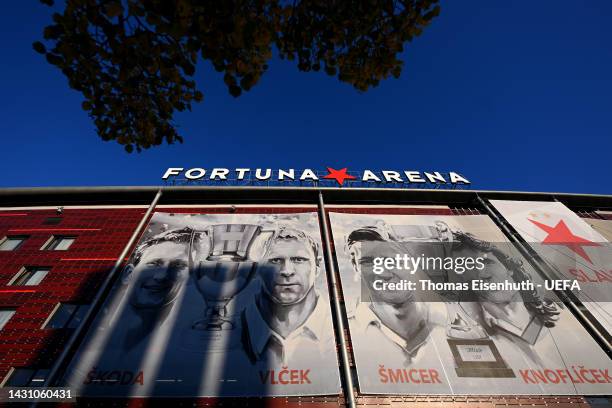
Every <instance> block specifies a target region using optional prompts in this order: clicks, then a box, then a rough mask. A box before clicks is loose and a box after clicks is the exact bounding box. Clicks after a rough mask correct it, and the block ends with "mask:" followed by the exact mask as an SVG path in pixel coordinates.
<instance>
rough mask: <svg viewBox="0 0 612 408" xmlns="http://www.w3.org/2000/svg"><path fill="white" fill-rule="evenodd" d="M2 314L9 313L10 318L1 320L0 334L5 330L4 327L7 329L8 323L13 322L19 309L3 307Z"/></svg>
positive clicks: (0, 309) (0, 310)
mask: <svg viewBox="0 0 612 408" xmlns="http://www.w3.org/2000/svg"><path fill="white" fill-rule="evenodd" d="M0 312H9V314H8V317H6V318H5V317H3V318H1V319H0V332H1V331H2V330H3V329H4V327H6V325H7V324H8V322H10V321H11V319H12V318H13V316H15V313H17V309H15V308H11V307H3V308H0Z"/></svg>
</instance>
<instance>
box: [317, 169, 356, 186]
mask: <svg viewBox="0 0 612 408" xmlns="http://www.w3.org/2000/svg"><path fill="white" fill-rule="evenodd" d="M327 171H328V172H329V174H328V175H327V176H323V178H324V179H334V180H336V181H337V182H338V184H340V185H342V184H343V183H344V180H355V179H356V178H357V177H355V176H351V175H350V174H346V171H347V170H346V167H345V168H343V169H340V170H336V169H332V168H331V167H328V168H327Z"/></svg>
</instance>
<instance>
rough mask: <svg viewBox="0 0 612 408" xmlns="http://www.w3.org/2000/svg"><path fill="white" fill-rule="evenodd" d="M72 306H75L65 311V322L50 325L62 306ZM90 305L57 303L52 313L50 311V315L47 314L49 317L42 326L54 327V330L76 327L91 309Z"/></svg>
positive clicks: (42, 327) (43, 327) (45, 327)
mask: <svg viewBox="0 0 612 408" xmlns="http://www.w3.org/2000/svg"><path fill="white" fill-rule="evenodd" d="M70 306H73V307H74V310H72V311H68V312H63V313H64V315H65V316H66V317H64V318H63V320H64V321H63V323H61V324H57V326H56V327H49V325H50V324H51V322H52V321H53V318H54V317H56V314H57V313H58V312H59V311H60V308H62V307H70ZM89 306H90V305H89V304H86V303H76V302H74V303H73V302H59V303H57V304H56V305H55V307H54V308H53V310H52V311H51V313H49V316H47V319H46V320H45V321H44V322H43V324H42V326H40V328H41V329H52V330H63V329H76V328H77V327H78V325H79V324H80V322H81V321H83V318H84V317H85V314H86V313H87V311H88V310H89ZM66 313H67V315H66ZM58 318H59V317H58Z"/></svg>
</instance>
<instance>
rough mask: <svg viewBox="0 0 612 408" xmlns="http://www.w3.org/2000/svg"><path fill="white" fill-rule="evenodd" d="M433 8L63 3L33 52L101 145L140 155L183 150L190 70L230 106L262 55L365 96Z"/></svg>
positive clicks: (396, 63)
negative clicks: (223, 92) (59, 78)
mask: <svg viewBox="0 0 612 408" xmlns="http://www.w3.org/2000/svg"><path fill="white" fill-rule="evenodd" d="M40 1H41V3H43V4H47V5H53V0H40ZM437 2H438V0H403V1H402V0H396V1H393V0H370V1H340V0H302V1H299V0H295V1H293V2H289V1H279V0H250V1H249V0H242V1H241V0H223V1H196V0H141V1H137V0H123V1H121V0H67V1H66V4H65V6H64V10H63V13H55V14H53V23H52V24H51V25H49V26H47V27H46V28H45V29H44V31H43V37H44V42H41V41H37V42H35V43H34V44H33V48H34V50H35V51H36V52H38V53H41V54H44V55H45V56H46V59H47V61H48V62H49V63H50V64H52V65H55V66H57V67H58V68H59V69H61V70H62V72H63V73H64V75H66V77H67V78H68V81H69V85H70V86H71V87H72V88H74V89H76V90H77V91H79V92H81V93H82V94H83V96H84V98H85V100H84V101H83V103H82V108H83V109H84V110H86V111H87V112H88V113H89V115H90V117H91V118H92V120H93V121H94V124H95V125H96V129H97V132H98V134H99V136H100V137H101V138H102V139H103V140H115V141H116V142H118V143H120V144H121V145H123V146H124V147H125V150H126V151H128V152H132V151H133V150H137V151H141V150H142V149H148V148H150V147H152V146H156V145H160V144H162V143H163V142H166V143H169V144H172V143H175V142H182V141H183V138H182V137H181V136H180V135H179V134H178V132H177V130H176V124H175V122H174V119H173V117H174V113H175V112H176V111H179V112H182V111H185V110H191V105H192V103H193V102H200V101H201V100H202V98H203V94H202V92H201V91H199V90H198V89H197V87H196V83H195V81H194V80H193V76H194V74H195V70H196V65H197V62H198V61H199V60H200V59H203V60H206V61H209V62H210V63H212V65H213V67H214V68H215V69H216V70H217V71H219V72H223V73H224V76H223V80H224V82H225V84H226V86H227V88H228V91H229V93H230V94H231V95H233V96H235V97H238V96H240V95H241V93H242V92H244V91H248V90H249V89H251V88H252V87H253V86H255V85H256V84H257V82H258V81H259V79H260V78H261V76H262V75H263V74H264V73H265V72H266V70H267V69H268V64H269V62H270V59H271V58H272V53H273V48H274V49H276V51H277V54H278V55H279V56H280V58H283V59H288V60H291V61H295V63H296V64H297V68H298V69H299V70H300V71H323V72H325V73H327V74H328V75H332V76H337V77H338V79H339V80H341V81H343V82H346V83H348V84H351V85H352V86H353V87H355V88H356V89H357V90H359V91H366V90H367V89H369V88H371V87H373V86H376V85H378V84H379V83H380V81H381V80H384V79H386V78H388V77H390V76H393V77H395V78H397V77H399V76H400V74H401V71H402V66H403V62H402V61H401V60H400V59H399V57H400V54H401V53H402V52H403V50H404V46H405V44H406V43H407V42H409V41H411V40H412V39H413V38H414V37H416V36H418V35H419V34H421V32H422V31H423V29H424V28H425V26H427V25H428V24H429V23H430V22H431V21H432V20H433V18H435V17H436V16H437V15H438V14H439V11H440V7H439V6H438V4H437Z"/></svg>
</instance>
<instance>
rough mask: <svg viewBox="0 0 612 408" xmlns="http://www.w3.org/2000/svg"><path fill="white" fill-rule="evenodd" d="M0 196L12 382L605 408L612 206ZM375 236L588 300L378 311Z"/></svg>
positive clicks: (610, 200) (141, 194)
mask: <svg viewBox="0 0 612 408" xmlns="http://www.w3.org/2000/svg"><path fill="white" fill-rule="evenodd" d="M183 170H185V169H183ZM183 170H181V171H183ZM177 173H178V171H177ZM200 173H201V172H198V171H194V172H192V174H194V175H197V174H200ZM287 173H288V172H287ZM397 173H398V177H399V174H400V172H397ZM216 174H217V175H219V174H221V175H222V174H224V172H222V171H221V172H217V173H216ZM296 174H297V175H296V176H294V177H297V178H298V181H300V180H299V175H303V174H304V172H303V171H300V172H297V173H296ZM401 174H402V175H403V176H404V178H405V177H407V176H411V175H410V174H407V173H406V172H405V171H403V170H402V172H401ZM453 174H455V173H453ZM389 175H390V176H391V182H394V181H397V180H396V179H394V178H393V177H394V174H391V173H386V174H384V175H382V174H381V177H387V176H389ZM412 176H413V177H417V176H416V175H412ZM423 177H424V178H427V179H428V180H429V181H430V182H433V181H436V175H435V174H434V175H433V176H432V177H433V180H432V179H431V178H430V176H423ZM456 177H461V176H459V175H456ZM461 178H462V177H461ZM402 180H403V179H402ZM466 181H467V180H466ZM338 184H341V183H339V182H338ZM0 202H1V204H0V279H1V281H0V285H1V287H0V303H1V304H0V313H1V315H0V328H1V329H0V381H1V383H2V387H3V388H4V389H10V388H11V387H39V388H44V389H47V388H48V387H65V389H70V390H72V392H73V393H74V395H76V396H77V397H78V398H77V401H78V402H81V403H83V404H88V405H91V406H107V405H108V404H109V403H110V402H112V403H114V404H117V405H118V406H123V405H135V406H139V405H142V404H146V403H149V402H150V401H151V400H155V401H164V402H165V403H168V402H170V401H171V402H172V403H175V404H178V405H190V406H193V404H196V405H201V406H213V405H220V406H240V407H242V406H295V407H297V406H300V407H304V406H306V407H323V406H325V407H328V406H338V405H341V406H369V405H372V404H374V405H376V404H378V405H386V406H391V407H394V406H397V407H400V406H401V407H429V406H431V407H434V406H435V407H440V406H449V407H458V406H461V407H497V406H508V405H511V406H517V407H523V406H533V405H537V406H554V407H560V406H570V404H583V405H577V406H584V407H588V406H592V407H604V406H610V405H609V404H610V401H611V400H610V398H609V397H610V395H612V378H611V376H610V374H611V373H612V361H611V360H610V353H611V350H610V343H611V336H610V333H611V332H612V329H611V328H612V314H611V309H610V305H612V302H610V301H611V300H612V299H606V294H609V293H610V292H612V291H610V287H612V258H611V257H610V254H611V252H610V248H609V245H610V244H609V243H610V242H612V196H607V195H586V194H562V193H555V194H552V193H522V192H496V191H476V190H459V189H457V190H449V189H424V188H420V189H405V188H344V187H322V186H310V187H308V186H306V187H297V186H294V187H291V186H215V185H213V186H211V185H208V186H164V187H90V188H27V189H26V188H24V189H21V188H18V189H3V190H0ZM372 242H374V243H375V244H376V243H383V244H389V243H391V244H395V243H397V242H403V243H405V242H442V243H445V245H446V246H447V247H448V248H450V249H449V251H450V253H451V254H453V255H454V256H458V255H457V254H459V253H460V252H461V251H465V250H466V248H468V249H469V248H472V249H473V250H474V251H476V252H477V253H478V254H484V253H486V254H487V255H488V256H489V258H495V259H496V260H497V261H499V262H498V264H499V265H502V267H501V269H499V270H503V272H501V273H506V272H507V274H508V275H507V277H508V279H513V280H514V281H516V280H517V279H518V278H517V276H521V277H522V278H521V279H522V280H525V279H529V280H530V281H534V282H537V281H539V280H543V279H548V278H551V277H553V276H554V277H558V278H566V279H573V280H577V281H579V282H580V283H581V284H583V288H584V287H586V288H587V289H583V291H585V293H587V295H588V296H587V297H586V298H583V299H576V298H575V297H572V294H571V293H565V292H563V291H560V292H562V293H558V294H559V295H566V296H567V298H566V297H563V299H565V300H564V301H563V302H562V301H559V302H558V304H557V306H555V305H554V304H551V303H547V302H545V301H543V300H540V299H539V298H536V301H534V300H533V299H531V300H530V303H529V305H533V304H535V305H536V306H534V307H531V306H529V307H526V308H525V307H519V306H516V307H515V306H514V305H515V304H521V305H523V304H528V302H527V301H525V302H515V303H512V302H511V303H503V302H501V303H500V302H498V301H496V300H494V299H493V300H492V299H485V298H482V299H481V300H479V301H478V302H464V303H462V302H460V301H448V300H446V301H444V302H427V303H422V304H421V303H420V302H415V301H409V302H408V301H406V299H403V298H401V296H403V295H398V294H390V295H389V296H388V298H383V299H382V300H380V299H379V301H378V302H373V301H368V299H366V297H367V296H368V292H367V290H365V291H364V289H363V287H360V282H361V281H367V279H368V278H367V276H368V269H367V265H368V262H369V261H368V260H370V258H371V257H369V256H368V251H370V252H371V251H374V250H373V249H372V248H379V250H380V251H384V250H385V249H384V248H388V247H386V246H383V247H381V246H380V245H379V246H376V245H375V246H372V245H371V244H372ZM487 243H497V244H499V243H507V244H508V245H509V246H511V247H512V251H514V252H513V254H512V255H511V256H507V255H500V252H497V250H495V249H492V248H491V245H490V244H487ZM381 245H382V244H381ZM470 245H472V246H470ZM498 246H499V245H498ZM542 247H544V249H542ZM380 248H383V249H380ZM548 250H549V251H550V252H546V251H548ZM453 251H456V252H453ZM461 253H463V252H461ZM492 275H494V274H493V273H491V276H488V277H486V279H488V280H495V279H496V278H495V276H492ZM504 276H505V275H504ZM385 279H388V280H393V279H394V276H391V275H390V276H387V277H386V278H385ZM444 279H448V277H446V278H443V279H442V280H444ZM518 295H520V296H523V298H522V299H523V300H524V299H525V297H524V296H526V295H525V294H523V293H518V294H517V296H518ZM500 304H505V305H507V304H511V305H513V306H508V307H509V308H510V309H512V310H510V309H508V310H503V307H500V306H499V305H500ZM381 305H382V306H381ZM398 305H401V307H400V306H398ZM423 305H425V306H423ZM13 401H14V400H13ZM72 401H73V402H74V399H73V400H72ZM564 404H565V405H564ZM571 406H574V405H571Z"/></svg>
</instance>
